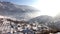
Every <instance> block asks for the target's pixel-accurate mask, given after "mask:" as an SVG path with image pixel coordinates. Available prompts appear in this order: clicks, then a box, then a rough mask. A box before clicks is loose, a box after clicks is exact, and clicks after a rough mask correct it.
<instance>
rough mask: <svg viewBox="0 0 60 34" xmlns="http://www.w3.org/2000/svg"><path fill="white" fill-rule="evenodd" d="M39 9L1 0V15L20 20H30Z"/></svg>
mask: <svg viewBox="0 0 60 34" xmlns="http://www.w3.org/2000/svg"><path fill="white" fill-rule="evenodd" d="M38 11H39V10H37V9H35V8H33V7H31V6H26V5H17V4H13V3H10V2H0V15H2V16H7V17H11V18H16V19H19V20H28V19H31V18H33V17H32V16H31V15H34V12H38Z"/></svg>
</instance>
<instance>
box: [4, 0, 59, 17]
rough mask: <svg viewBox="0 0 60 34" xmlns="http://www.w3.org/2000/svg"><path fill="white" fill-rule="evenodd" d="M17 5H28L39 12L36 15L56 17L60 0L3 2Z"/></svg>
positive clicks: (11, 0)
mask: <svg viewBox="0 0 60 34" xmlns="http://www.w3.org/2000/svg"><path fill="white" fill-rule="evenodd" d="M4 1H9V2H12V3H15V4H19V5H30V6H33V7H35V8H37V9H39V10H40V12H38V13H37V15H49V16H52V17H54V16H56V15H57V14H58V13H60V0H4Z"/></svg>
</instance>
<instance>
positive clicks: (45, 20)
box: [29, 15, 53, 24]
mask: <svg viewBox="0 0 60 34" xmlns="http://www.w3.org/2000/svg"><path fill="white" fill-rule="evenodd" d="M52 20H53V18H52V17H51V16H47V15H41V16H38V17H36V18H33V19H31V20H30V21H29V22H31V23H34V22H38V23H41V24H46V23H49V22H51V21H52Z"/></svg>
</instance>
